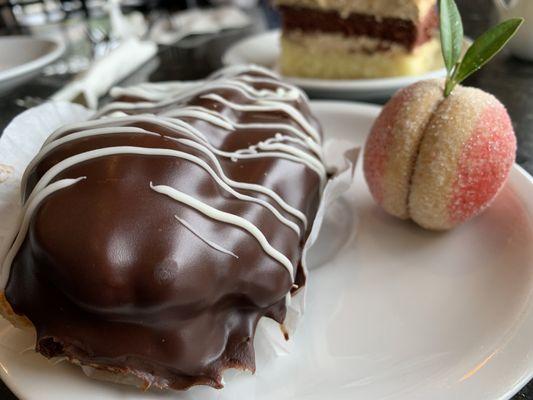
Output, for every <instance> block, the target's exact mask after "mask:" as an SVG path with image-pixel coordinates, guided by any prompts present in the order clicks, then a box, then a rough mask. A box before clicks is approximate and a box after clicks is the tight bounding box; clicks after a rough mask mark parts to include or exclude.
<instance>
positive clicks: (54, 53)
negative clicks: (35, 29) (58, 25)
mask: <svg viewBox="0 0 533 400" xmlns="http://www.w3.org/2000/svg"><path fill="white" fill-rule="evenodd" d="M64 51H65V46H64V44H63V43H62V42H60V41H58V40H52V39H40V38H35V37H31V36H3V37H0V94H2V93H3V92H6V91H8V90H9V89H12V88H13V87H15V86H17V85H19V84H21V83H23V82H25V81H27V80H29V79H31V78H33V77H34V76H35V75H37V74H38V73H39V72H40V71H41V70H42V69H43V68H44V67H46V66H47V65H48V64H50V63H52V62H54V61H55V60H57V59H58V58H59V57H60V56H61V55H62V54H63V52H64Z"/></svg>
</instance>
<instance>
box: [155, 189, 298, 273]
mask: <svg viewBox="0 0 533 400" xmlns="http://www.w3.org/2000/svg"><path fill="white" fill-rule="evenodd" d="M150 188H151V189H152V190H154V191H156V192H158V193H161V194H164V195H166V196H168V197H170V198H172V199H174V200H176V201H178V202H180V203H182V204H185V205H187V206H189V207H191V208H194V209H195V210H197V211H200V212H201V213H202V214H204V215H207V216H208V217H210V218H212V219H214V220H217V221H220V222H225V223H227V224H231V225H235V226H238V227H239V228H242V229H244V230H246V231H248V232H249V233H250V234H251V235H252V236H253V237H254V238H255V239H256V240H257V242H258V243H259V244H260V245H261V247H262V248H263V250H264V251H265V253H267V254H268V255H269V256H271V257H272V258H274V259H275V260H277V261H278V262H279V263H280V264H281V265H283V266H284V267H285V268H286V269H287V271H288V272H289V274H290V276H291V279H292V280H293V281H294V267H293V265H292V263H291V262H290V260H289V259H288V258H287V257H286V256H285V255H284V254H282V253H281V252H280V251H278V250H276V249H275V248H274V247H272V246H271V245H270V243H269V242H268V240H267V239H266V237H265V235H263V232H261V230H260V229H259V228H258V227H257V226H255V225H254V224H252V223H251V222H250V221H248V220H247V219H244V218H242V217H239V216H238V215H235V214H231V213H228V212H225V211H221V210H218V209H216V208H214V207H211V206H210V205H208V204H206V203H204V202H202V201H200V200H198V199H195V198H194V197H192V196H189V195H188V194H186V193H183V192H181V191H179V190H177V189H174V188H171V187H170V186H165V185H154V184H153V183H152V182H150Z"/></svg>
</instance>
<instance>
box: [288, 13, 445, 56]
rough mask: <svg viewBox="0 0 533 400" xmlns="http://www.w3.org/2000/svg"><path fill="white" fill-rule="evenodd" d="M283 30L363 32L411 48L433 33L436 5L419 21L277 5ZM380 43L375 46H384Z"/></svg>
mask: <svg viewBox="0 0 533 400" xmlns="http://www.w3.org/2000/svg"><path fill="white" fill-rule="evenodd" d="M279 10H280V12H281V17H282V26H283V30H284V31H285V32H291V31H302V32H324V33H338V34H342V35H344V36H347V37H348V36H366V37H370V38H375V39H380V40H383V41H387V42H393V43H398V44H400V45H402V46H404V47H405V48H407V49H409V50H412V49H414V48H415V47H416V46H419V45H421V44H424V43H425V42H427V41H428V40H430V39H431V38H432V37H434V36H435V31H436V29H437V27H438V16H437V11H436V9H434V8H432V9H431V11H430V12H429V13H428V15H426V16H425V17H424V18H423V19H422V20H421V21H420V22H419V23H418V24H416V23H414V22H413V21H410V20H405V19H400V18H377V17H375V16H373V15H367V14H357V13H353V14H350V15H348V16H347V17H344V16H341V15H340V14H339V13H338V12H337V11H329V10H316V9H311V8H303V7H289V6H280V7H279ZM387 49H388V48H387V46H381V47H379V48H378V50H387Z"/></svg>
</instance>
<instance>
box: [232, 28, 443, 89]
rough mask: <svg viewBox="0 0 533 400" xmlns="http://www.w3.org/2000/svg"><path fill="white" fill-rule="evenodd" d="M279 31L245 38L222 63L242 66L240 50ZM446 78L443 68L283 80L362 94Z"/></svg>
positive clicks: (307, 87)
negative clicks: (403, 73) (417, 72)
mask: <svg viewBox="0 0 533 400" xmlns="http://www.w3.org/2000/svg"><path fill="white" fill-rule="evenodd" d="M280 34H281V31H280V30H279V29H273V30H267V31H263V32H259V33H256V34H252V35H250V36H247V37H244V38H242V39H241V40H239V41H237V42H235V43H233V44H232V45H231V46H230V47H229V48H228V49H227V50H226V51H225V52H224V54H223V56H222V63H223V64H224V65H225V66H229V65H236V64H242V61H239V58H240V56H239V55H238V54H237V53H238V52H239V49H240V48H241V47H242V46H244V45H246V44H248V43H250V42H253V41H255V40H273V39H275V38H276V37H279V36H280ZM445 76H446V69H445V68H441V69H438V70H434V71H429V72H427V73H424V74H421V75H411V76H398V77H389V78H372V79H313V78H298V77H291V76H283V78H284V79H285V80H287V81H289V82H291V83H293V84H295V85H297V86H301V87H302V88H305V89H309V90H326V89H329V90H334V91H337V92H360V91H367V90H388V89H398V88H400V87H403V86H406V85H408V84H410V83H414V82H416V81H418V80H421V79H438V78H443V77H445Z"/></svg>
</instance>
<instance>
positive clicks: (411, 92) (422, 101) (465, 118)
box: [364, 81, 516, 230]
mask: <svg viewBox="0 0 533 400" xmlns="http://www.w3.org/2000/svg"><path fill="white" fill-rule="evenodd" d="M515 153H516V137H515V135H514V131H513V127H512V123H511V120H510V118H509V115H508V114H507V111H506V109H505V107H504V106H503V105H502V104H501V103H500V102H499V101H498V100H497V99H496V98H495V97H494V96H492V95H490V94H488V93H486V92H483V91H482V90H479V89H475V88H466V87H461V86H458V87H456V89H455V90H454V92H453V93H452V94H451V95H450V96H449V97H447V98H444V97H443V95H442V83H441V82H439V81H426V82H425V83H422V82H419V83H417V84H415V85H412V86H411V87H409V88H406V89H404V90H402V91H400V92H399V93H398V94H397V95H395V96H394V97H393V98H392V99H391V101H390V102H389V103H388V104H387V105H386V106H385V107H384V109H383V111H382V113H381V115H380V116H379V117H378V119H377V120H376V123H375V125H374V127H373V128H372V131H371V133H370V136H369V138H368V141H367V148H366V150H365V160H364V170H365V177H366V179H367V182H368V185H369V188H370V191H371V193H372V195H373V197H374V198H375V199H376V201H377V202H378V204H380V205H381V206H382V207H383V208H384V209H385V210H386V211H387V212H389V213H390V214H392V215H395V216H398V217H400V218H411V219H412V220H414V221H415V222H416V223H417V224H419V225H421V226H423V227H425V228H428V229H434V230H444V229H450V228H452V227H454V226H455V225H457V224H459V223H461V222H464V221H466V220H468V219H470V218H472V217H473V216H475V215H477V214H479V213H480V212H481V211H483V210H484V209H485V208H486V207H487V206H488V205H489V204H490V202H491V201H492V200H493V199H494V197H495V196H496V194H497V193H498V191H499V190H500V189H501V187H502V186H503V184H504V183H505V180H506V179H507V176H508V174H509V171H510V168H511V166H512V164H513V162H514V159H515ZM402 204H404V208H402V206H401V205H402Z"/></svg>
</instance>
